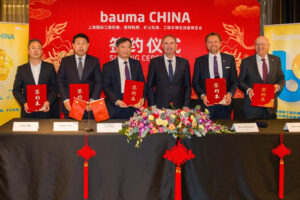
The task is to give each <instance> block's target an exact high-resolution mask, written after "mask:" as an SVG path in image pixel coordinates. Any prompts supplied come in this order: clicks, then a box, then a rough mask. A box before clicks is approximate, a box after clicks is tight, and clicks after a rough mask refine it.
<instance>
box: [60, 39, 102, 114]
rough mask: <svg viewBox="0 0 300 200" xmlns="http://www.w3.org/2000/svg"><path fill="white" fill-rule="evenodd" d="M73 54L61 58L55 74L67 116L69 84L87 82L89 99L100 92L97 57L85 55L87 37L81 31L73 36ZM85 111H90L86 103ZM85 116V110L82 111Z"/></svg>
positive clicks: (94, 98) (69, 106) (97, 97)
mask: <svg viewBox="0 0 300 200" xmlns="http://www.w3.org/2000/svg"><path fill="white" fill-rule="evenodd" d="M73 48H74V52H75V54H74V55H71V56H67V57H65V58H63V59H62V60H61V64H60V67H59V69H58V74H57V85H58V91H59V94H60V98H61V101H62V102H63V105H64V106H62V107H63V108H62V110H63V112H64V113H65V117H68V115H69V111H70V110H71V105H70V99H69V92H70V91H69V85H70V84H72V83H73V84H89V98H90V101H93V100H97V99H99V97H100V92H101V68H100V63H99V60H98V58H96V57H93V56H91V55H87V51H88V48H89V38H88V37H87V36H86V35H85V34H82V33H79V34H77V35H75V36H74V37H73ZM86 111H91V108H90V105H87V107H86ZM83 117H84V118H87V117H88V115H87V112H85V113H84V116H83Z"/></svg>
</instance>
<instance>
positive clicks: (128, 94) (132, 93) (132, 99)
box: [123, 80, 144, 106]
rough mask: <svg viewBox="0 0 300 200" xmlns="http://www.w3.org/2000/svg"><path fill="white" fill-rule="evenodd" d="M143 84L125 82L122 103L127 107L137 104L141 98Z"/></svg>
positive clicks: (130, 81) (139, 82)
mask: <svg viewBox="0 0 300 200" xmlns="http://www.w3.org/2000/svg"><path fill="white" fill-rule="evenodd" d="M143 92H144V82H141V81H132V80H126V81H125V89H124V96H123V101H124V103H126V105H128V106H132V105H135V104H137V103H138V102H139V101H140V99H141V98H143Z"/></svg>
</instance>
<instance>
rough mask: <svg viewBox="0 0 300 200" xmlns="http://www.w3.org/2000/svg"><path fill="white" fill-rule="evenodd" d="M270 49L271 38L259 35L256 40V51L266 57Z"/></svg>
mask: <svg viewBox="0 0 300 200" xmlns="http://www.w3.org/2000/svg"><path fill="white" fill-rule="evenodd" d="M269 49H270V43H269V40H268V39H267V38H266V37H264V36H259V37H258V38H256V40H255V51H256V53H257V54H258V55H259V56H260V57H262V58H264V57H265V56H266V55H267V53H268V52H269Z"/></svg>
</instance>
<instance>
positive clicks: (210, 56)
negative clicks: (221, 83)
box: [208, 53, 223, 78]
mask: <svg viewBox="0 0 300 200" xmlns="http://www.w3.org/2000/svg"><path fill="white" fill-rule="evenodd" d="M214 56H217V63H218V72H219V76H220V78H223V68H222V59H221V54H220V53H218V54H217V55H214V54H212V53H209V54H208V68H209V76H210V78H215V73H214Z"/></svg>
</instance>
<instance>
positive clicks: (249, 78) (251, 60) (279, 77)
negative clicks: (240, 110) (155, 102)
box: [239, 54, 285, 114]
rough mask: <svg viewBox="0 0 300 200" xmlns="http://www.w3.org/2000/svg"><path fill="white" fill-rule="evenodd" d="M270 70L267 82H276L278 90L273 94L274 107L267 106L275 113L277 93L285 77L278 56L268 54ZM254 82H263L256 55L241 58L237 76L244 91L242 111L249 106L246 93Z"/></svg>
mask: <svg viewBox="0 0 300 200" xmlns="http://www.w3.org/2000/svg"><path fill="white" fill-rule="evenodd" d="M268 58H269V67H270V71H269V74H268V78H267V82H266V83H267V84H278V85H279V86H280V91H279V92H277V93H276V95H275V101H274V108H268V109H267V110H268V112H269V113H270V114H275V113H276V111H277V98H276V97H277V94H278V93H280V92H281V91H282V89H283V87H284V84H285V79H284V74H283V72H282V69H281V62H280V58H279V57H277V56H274V55H270V54H268ZM254 83H264V82H263V80H262V78H261V76H260V74H259V71H258V67H257V62H256V55H253V56H250V57H247V58H245V59H243V60H242V63H241V70H240V76H239V88H240V89H241V90H242V91H243V92H244V94H245V97H244V112H245V113H247V112H248V111H249V110H250V109H252V108H253V107H251V101H250V99H249V96H248V95H246V94H247V90H248V89H249V88H253V84H254Z"/></svg>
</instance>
